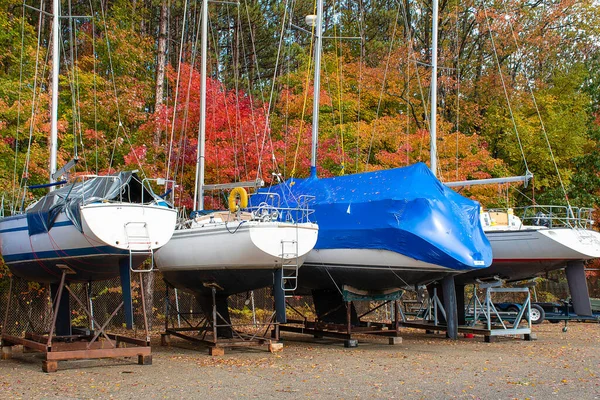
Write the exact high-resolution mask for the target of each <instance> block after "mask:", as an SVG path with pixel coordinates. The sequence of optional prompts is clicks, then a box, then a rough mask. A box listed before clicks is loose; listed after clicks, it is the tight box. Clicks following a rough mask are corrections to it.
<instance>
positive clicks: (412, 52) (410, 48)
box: [400, 1, 430, 159]
mask: <svg viewBox="0 0 600 400" xmlns="http://www.w3.org/2000/svg"><path fill="white" fill-rule="evenodd" d="M400 5H401V6H402V16H403V17H404V29H405V30H406V33H407V36H408V51H409V58H410V57H412V62H413V63H414V64H415V75H416V77H417V84H418V86H419V93H420V95H421V101H422V102H423V115H424V117H425V126H426V127H427V129H428V130H429V121H430V119H429V107H428V105H427V100H428V98H427V97H425V93H424V92H423V84H422V82H421V75H420V74H419V64H420V63H419V62H418V60H417V57H416V55H415V53H416V52H415V49H414V46H413V36H412V29H411V27H410V26H409V25H408V12H407V10H406V6H405V4H404V2H403V1H400ZM409 96H410V93H409V94H408V96H407V99H409ZM409 104H410V101H409ZM415 123H416V124H417V128H418V127H419V126H418V121H417V120H416V119H415ZM424 137H425V135H424V134H422V135H421V140H420V148H419V155H418V159H420V158H421V155H422V154H423V147H424V146H423V141H424Z"/></svg>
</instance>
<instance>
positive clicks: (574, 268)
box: [565, 260, 592, 317]
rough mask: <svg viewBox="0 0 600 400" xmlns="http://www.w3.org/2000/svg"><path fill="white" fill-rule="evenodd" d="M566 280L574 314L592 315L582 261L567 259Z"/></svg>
mask: <svg viewBox="0 0 600 400" xmlns="http://www.w3.org/2000/svg"><path fill="white" fill-rule="evenodd" d="M565 272H566V274H567V282H568V284H569V292H571V299H572V301H573V311H575V314H577V315H582V316H586V317H591V316H592V305H591V303H590V294H589V291H588V286H587V279H586V277H585V268H584V266H583V261H579V260H578V261H569V262H568V263H567V268H565Z"/></svg>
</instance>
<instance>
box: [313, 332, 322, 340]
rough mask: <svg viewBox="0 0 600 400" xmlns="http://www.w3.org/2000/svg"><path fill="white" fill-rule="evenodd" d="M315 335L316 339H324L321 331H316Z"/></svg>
mask: <svg viewBox="0 0 600 400" xmlns="http://www.w3.org/2000/svg"><path fill="white" fill-rule="evenodd" d="M313 337H314V338H315V339H323V335H321V334H319V333H315V334H314V335H313Z"/></svg>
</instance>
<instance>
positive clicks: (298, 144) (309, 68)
mask: <svg viewBox="0 0 600 400" xmlns="http://www.w3.org/2000/svg"><path fill="white" fill-rule="evenodd" d="M313 4H314V7H313V15H314V14H316V10H317V2H316V1H315V2H314V3H313ZM315 29H316V27H315V26H312V28H311V36H310V52H309V55H308V64H307V67H306V79H305V82H304V100H303V104H302V114H301V117H300V128H299V129H298V135H297V137H298V139H297V141H296V151H295V153H294V164H293V165H292V173H291V176H290V177H292V178H293V177H294V176H295V175H296V165H297V162H298V153H299V152H300V143H301V140H302V130H303V129H304V116H305V115H306V106H307V104H308V86H309V84H310V74H311V71H312V64H313V62H312V61H313V57H314V55H313V53H314V46H315V42H314V38H315ZM322 34H323V33H322V32H319V35H322ZM313 90H314V89H313Z"/></svg>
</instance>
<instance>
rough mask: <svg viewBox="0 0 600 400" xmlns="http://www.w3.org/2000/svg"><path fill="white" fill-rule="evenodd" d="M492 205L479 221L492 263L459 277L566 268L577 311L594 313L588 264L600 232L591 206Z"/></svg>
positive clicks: (510, 276) (598, 249)
mask: <svg viewBox="0 0 600 400" xmlns="http://www.w3.org/2000/svg"><path fill="white" fill-rule="evenodd" d="M518 211H520V213H519V214H520V216H518V215H516V214H515V209H512V208H509V209H506V210H488V211H485V212H482V213H481V222H482V225H483V229H484V231H485V234H486V236H487V238H488V239H489V241H490V244H491V246H492V251H493V254H494V258H493V262H492V265H491V266H490V267H489V268H486V269H483V270H480V271H471V272H468V273H466V274H464V275H461V276H460V277H458V280H457V282H458V283H460V284H463V285H464V284H466V283H473V282H474V281H475V280H476V279H480V280H481V279H491V278H496V279H502V280H505V281H508V282H513V281H519V280H525V279H529V278H533V277H536V276H539V275H542V274H544V273H546V272H550V271H554V270H557V269H563V268H565V271H566V274H567V281H568V284H569V291H570V293H571V298H572V301H573V306H574V309H575V312H576V313H577V314H579V315H588V316H589V315H591V312H592V311H591V305H590V301H589V294H588V287H587V281H586V276H585V268H584V264H585V262H586V261H589V260H593V259H596V258H600V232H598V231H595V230H592V225H593V223H594V220H593V218H592V211H593V210H592V209H589V208H580V209H578V208H574V207H567V206H544V205H533V206H528V207H524V208H522V209H518Z"/></svg>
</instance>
